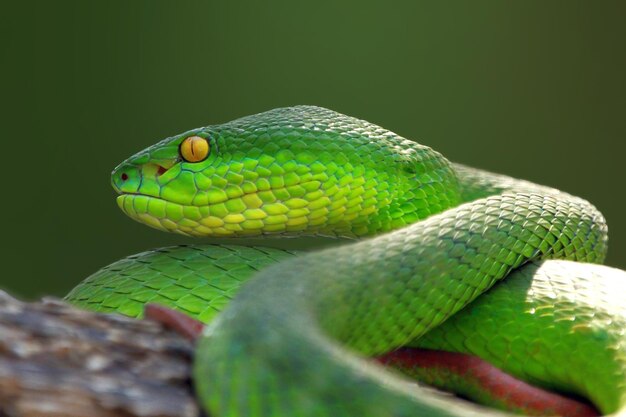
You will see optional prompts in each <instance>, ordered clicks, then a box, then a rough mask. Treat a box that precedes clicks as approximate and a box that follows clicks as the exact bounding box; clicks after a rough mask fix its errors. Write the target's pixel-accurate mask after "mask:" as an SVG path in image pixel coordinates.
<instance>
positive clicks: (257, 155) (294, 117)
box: [112, 106, 457, 237]
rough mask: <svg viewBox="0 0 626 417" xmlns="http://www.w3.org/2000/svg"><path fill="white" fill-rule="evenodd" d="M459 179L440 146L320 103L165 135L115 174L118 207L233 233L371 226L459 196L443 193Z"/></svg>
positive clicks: (180, 226)
mask: <svg viewBox="0 0 626 417" xmlns="http://www.w3.org/2000/svg"><path fill="white" fill-rule="evenodd" d="M454 180H455V177H454V174H453V173H452V170H451V168H450V166H449V164H448V163H447V161H445V159H443V157H441V155H439V154H438V153H436V152H434V151H433V150H432V149H430V148H428V147H425V146H421V145H418V144H416V143H414V142H411V141H408V140H406V139H403V138H401V137H399V136H397V135H395V134H393V133H392V132H389V131H387V130H385V129H382V128H380V127H378V126H376V125H373V124H370V123H368V122H364V121H362V120H358V119H355V118H352V117H348V116H344V115H341V114H339V113H336V112H334V111H331V110H327V109H323V108H319V107H312V106H297V107H290V108H283V109H275V110H271V111H268V112H265V113H261V114H257V115H253V116H247V117H244V118H241V119H237V120H234V121H232V122H229V123H224V124H221V125H213V126H209V127H205V128H199V129H194V130H191V131H188V132H185V133H183V134H180V135H176V136H173V137H170V138H167V139H165V140H162V141H161V142H159V143H157V144H155V145H153V146H151V147H149V148H147V149H145V150H143V151H141V152H139V153H137V154H136V155H134V156H132V157H130V158H129V159H127V160H126V161H124V162H123V163H122V164H120V165H119V166H118V167H117V168H115V170H114V171H113V174H112V183H113V187H114V188H115V190H116V191H117V192H118V193H120V196H119V197H118V198H117V202H118V205H119V206H120V208H121V209H122V210H123V211H124V212H125V213H126V214H128V215H129V216H130V217H132V218H133V219H135V220H138V221H140V222H143V223H145V224H147V225H149V226H152V227H155V228H157V229H160V230H165V231H171V232H177V233H182V234H186V235H193V236H225V237H229V236H259V235H269V234H309V235H315V234H319V235H333V236H351V237H352V236H362V235H368V234H374V233H377V232H381V231H385V230H390V229H392V228H396V227H401V226H404V225H405V224H408V223H412V222H414V221H415V220H417V219H419V218H423V217H426V216H427V215H430V214H432V213H433V212H437V211H441V210H443V209H445V208H447V207H449V206H450V205H452V204H455V203H456V201H455V198H456V197H457V196H455V195H452V194H446V193H445V192H444V193H442V192H441V189H442V188H444V186H445V183H446V182H450V183H451V182H452V181H454ZM442 183H443V184H442ZM449 188H450V189H452V190H453V189H454V187H449ZM435 195H436V196H437V197H434V196H435ZM439 196H443V198H442V197H439ZM420 199H421V201H422V203H417V204H416V203H415V201H418V200H420ZM409 201H410V202H411V203H409Z"/></svg>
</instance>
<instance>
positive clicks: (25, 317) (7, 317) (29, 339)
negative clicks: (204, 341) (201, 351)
mask: <svg viewBox="0 0 626 417" xmlns="http://www.w3.org/2000/svg"><path fill="white" fill-rule="evenodd" d="M192 353H193V346H192V344H191V342H188V341H187V340H185V339H184V338H182V337H181V336H179V335H177V334H176V333H174V332H172V331H170V330H166V329H164V328H163V327H162V326H161V325H160V324H159V323H156V322H152V321H149V320H134V319H130V318H126V317H123V316H119V315H113V314H96V313H91V312H86V311H83V310H79V309H77V308H75V307H72V306H70V305H68V304H65V303H63V302H61V301H59V300H54V299H44V300H42V301H40V302H34V303H23V302H20V301H18V300H16V299H14V298H12V297H10V296H9V295H8V294H6V293H4V292H1V291H0V416H11V417H12V416H24V417H31V416H32V417H35V416H37V417H61V416H63V417H85V416H89V417H113V416H117V417H120V416H121V417H135V416H150V417H174V416H176V417H196V416H199V415H200V412H199V407H198V405H197V403H196V401H195V399H194V395H193V392H192V389H191V386H190V369H191V357H192Z"/></svg>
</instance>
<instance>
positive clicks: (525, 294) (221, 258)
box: [67, 106, 626, 417]
mask: <svg viewBox="0 0 626 417" xmlns="http://www.w3.org/2000/svg"><path fill="white" fill-rule="evenodd" d="M112 182H113V186H114V188H115V189H116V190H117V191H118V192H119V193H120V196H119V197H118V200H117V201H118V204H119V206H120V208H121V209H122V210H123V211H124V212H125V213H126V214H128V215H129V216H130V217H132V218H134V219H136V220H138V221H141V222H143V223H146V224H148V225H150V226H152V227H155V228H158V229H161V230H166V231H172V232H177V233H182V234H187V235H194V236H224V237H230V236H261V235H262V236H267V235H294V234H298V235H300V234H308V235H330V236H337V237H348V238H367V239H364V240H360V241H358V242H354V243H348V244H345V245H342V246H340V247H334V248H329V249H325V250H321V251H316V252H312V253H308V254H298V253H293V252H290V251H281V250H277V249H269V248H260V247H252V248H245V247H236V246H227V245H225V246H223V245H199V246H192V247H176V248H164V249H158V250H154V251H149V252H145V253H142V254H138V255H135V256H131V257H129V258H127V259H124V260H122V261H119V262H117V263H114V264H112V265H110V266H109V267H106V268H104V269H102V270H101V271H99V272H97V273H96V274H94V275H92V276H91V277H89V278H87V279H86V280H85V281H84V282H83V283H81V284H80V285H79V286H78V287H76V288H75V289H74V290H73V291H72V292H71V293H70V294H69V295H68V296H67V299H68V300H70V301H71V302H74V303H76V304H78V305H80V306H84V307H87V308H90V309H95V310H99V311H118V312H122V313H125V314H128V315H132V316H138V315H140V313H141V309H142V306H143V305H144V304H145V303H146V302H155V301H156V302H160V303H163V304H167V305H170V306H173V307H175V308H177V309H179V310H182V311H185V312H187V313H189V314H192V315H194V316H196V317H199V318H200V319H201V320H203V321H205V322H210V324H209V325H208V326H207V328H206V330H205V332H204V335H203V337H202V338H201V340H200V341H199V343H198V347H197V352H196V358H195V365H194V382H195V386H196V389H197V391H198V394H199V397H200V398H201V401H202V403H203V406H204V407H205V408H206V409H207V410H208V411H209V413H210V414H211V415H214V416H329V417H339V416H361V417H365V416H432V417H443V416H470V415H492V414H493V415H496V412H494V411H491V410H489V411H487V410H485V409H476V408H474V407H473V406H469V405H468V404H467V403H460V402H458V401H456V400H453V399H450V398H440V397H439V396H438V395H437V394H433V393H430V392H425V391H424V390H423V389H421V388H419V387H417V386H416V385H415V384H414V383H413V382H411V381H410V380H408V379H406V378H403V377H400V376H398V375H397V374H392V373H390V372H388V371H386V370H384V369H383V368H382V367H381V366H380V365H378V364H375V363H373V362H372V361H370V360H368V359H367V357H371V356H375V355H378V354H381V353H384V352H388V351H392V350H394V349H396V348H398V347H400V346H406V345H409V346H417V347H422V348H429V349H443V350H449V351H457V352H465V353H471V354H474V355H477V356H480V357H482V358H483V359H486V360H488V361H489V362H491V363H493V364H495V365H497V366H498V367H500V368H502V369H504V370H506V371H507V372H509V373H511V374H513V375H515V376H518V377H520V378H522V379H524V380H527V381H529V382H531V383H533V384H535V385H538V386H541V387H545V388H549V389H552V390H556V391H559V392H565V393H571V394H575V395H579V396H582V397H585V398H588V399H589V400H590V401H591V402H593V403H594V404H595V406H596V407H597V408H598V409H599V410H601V411H602V412H603V413H606V414H609V413H618V412H620V410H622V408H623V407H624V405H625V403H626V336H624V333H625V331H624V329H626V307H625V306H624V303H623V301H622V300H623V299H624V295H626V291H625V290H624V282H626V281H624V279H626V274H625V273H624V272H622V271H620V270H617V269H613V268H609V267H605V266H600V265H593V264H594V263H600V262H601V261H602V260H603V258H604V256H605V253H606V241H607V238H606V225H605V222H604V218H603V217H602V215H601V214H600V213H599V212H598V211H597V210H596V209H595V207H593V206H592V205H591V204H589V203H588V202H587V201H585V200H583V199H580V198H577V197H573V196H570V195H568V194H566V193H563V192H560V191H558V190H555V189H552V188H548V187H543V186H539V185H535V184H532V183H529V182H526V181H521V180H515V179H512V178H509V177H505V176H501V175H496V174H490V173H487V172H484V171H480V170H475V169H472V168H468V167H465V166H462V165H457V164H452V163H450V162H448V161H447V160H446V159H445V158H444V157H443V156H442V155H441V154H439V153H438V152H436V151H434V150H432V149H431V148H429V147H426V146H423V145H419V144H417V143H416V142H413V141H410V140H407V139H405V138H402V137H400V136H398V135H396V134H394V133H393V132H390V131H388V130H386V129H383V128H381V127H379V126H376V125H374V124H371V123H369V122H366V121H363V120H358V119H355V118H352V117H348V116H345V115H341V114H339V113H336V112H334V111H331V110H327V109H323V108H319V107H312V106H297V107H290V108H283V109H275V110H271V111H268V112H265V113H261V114H257V115H253V116H248V117H244V118H241V119H237V120H234V121H232V122H229V123H225V124H221V125H213V126H209V127H205V128H200V129H195V130H192V131H188V132H185V133H183V134H180V135H176V136H174V137H171V138H167V139H165V140H163V141H161V142H159V143H157V144H156V145H154V146H152V147H150V148H148V149H146V150H144V151H142V152H139V153H138V154H136V155H134V156H132V157H131V158H129V159H128V160H126V161H125V162H123V163H122V164H120V165H119V166H118V167H117V168H116V169H115V170H114V171H113V174H112ZM372 236H375V237H372ZM257 271H258V272H257ZM250 277H252V278H251V279H250V280H248V278H250ZM505 277H506V279H504V278H505ZM244 281H245V285H242V283H243V282H244ZM240 287H241V288H240ZM492 287H493V288H492ZM235 294H236V296H235ZM479 296H480V297H479ZM475 299H476V301H474V300H475ZM222 310H223V311H222ZM218 311H222V312H221V313H220V314H219V315H217V314H216V313H217V312H218Z"/></svg>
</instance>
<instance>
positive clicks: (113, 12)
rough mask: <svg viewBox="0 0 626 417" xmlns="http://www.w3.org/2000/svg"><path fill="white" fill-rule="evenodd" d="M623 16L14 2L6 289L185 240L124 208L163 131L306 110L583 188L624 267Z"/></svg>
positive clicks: (8, 73) (547, 7) (7, 58)
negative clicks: (124, 183)
mask: <svg viewBox="0 0 626 417" xmlns="http://www.w3.org/2000/svg"><path fill="white" fill-rule="evenodd" d="M625 11H626V7H625V3H623V2H618V1H615V2H607V1H600V2H588V1H550V2H545V1H524V2H502V1H491V2H485V1H472V2H466V1H463V2H455V3H452V2H417V1H411V2H403V3H400V2H377V1H367V0H361V1H349V2H348V1H344V2H325V1H315V2H294V1H283V2H253V1H249V2H245V3H244V2H238V1H211V2H194V1H185V2H172V1H162V2H161V1H101V2H95V1H94V2H90V1H77V2H69V1H58V2H49V1H45V2H44V1H41V2H28V1H24V2H13V3H11V4H5V5H4V6H3V13H2V17H0V20H1V21H2V25H1V27H0V30H1V32H2V33H1V35H2V37H1V39H2V41H1V45H2V46H1V48H2V49H1V51H2V52H1V53H2V65H1V69H0V71H1V72H2V74H1V77H0V80H1V83H2V113H1V114H2V116H3V117H2V119H3V138H2V164H1V165H2V166H1V169H2V171H1V172H2V176H1V179H2V192H1V197H0V198H1V201H2V203H1V204H0V208H1V210H2V212H1V219H2V225H3V239H2V241H3V244H2V246H3V249H2V251H1V253H2V273H1V275H0V287H2V288H5V289H7V290H9V291H10V292H12V293H14V294H16V295H19V296H22V297H26V298H33V297H36V296H40V295H43V294H55V295H62V294H64V293H65V292H66V291H67V290H68V289H69V288H71V287H72V286H73V285H75V284H76V283H77V282H78V281H79V280H81V279H82V278H84V277H85V276H87V275H88V274H90V273H91V272H93V271H95V270H96V269H98V268H99V267H101V266H103V265H105V264H107V263H110V262H112V261H114V260H116V259H118V258H120V257H122V256H125V255H129V254H132V253H135V252H138V251H142V250H144V249H147V248H151V247H157V246H162V245H169V244H174V243H182V242H189V241H190V239H184V238H181V237H179V236H175V235H167V234H165V233H162V232H158V231H155V230H151V229H149V228H147V227H145V226H143V225H140V224H138V223H135V222H133V221H131V220H130V219H128V218H126V217H125V216H124V215H123V214H122V213H121V211H119V210H118V208H117V206H116V204H115V201H114V193H113V190H112V189H111V188H110V186H109V173H110V171H111V169H112V168H113V167H114V166H115V165H116V164H117V163H118V162H120V161H121V160H122V159H124V158H126V157H127V156H129V155H130V154H132V153H134V152H135V151H138V150H140V149H142V148H144V147H146V146H148V145H150V144H152V143H154V142H155V141H157V140H159V139H161V138H163V137H166V136H169V135H172V134H175V133H179V132H181V131H185V130H188V129H191V128H194V127H198V126H204V125H207V124H213V123H219V122H223V121H227V120H230V119H232V118H235V117H237V116H242V115H246V114H250V113H255V112H260V111H264V110H268V109H270V108H274V107H278V106H287V105H293V104H317V105H321V106H326V107H329V108H332V109H335V110H337V111H340V112H343V113H347V114H350V115H354V116H358V117H361V118H364V119H367V120H370V121H372V122H375V123H378V124H380V125H382V126H384V127H387V128H389V129H391V130H394V131H395V132H397V133H399V134H401V135H404V136H406V137H408V138H413V139H416V140H419V141H420V142H421V143H424V144H427V145H430V146H432V147H434V148H435V149H437V150H439V151H441V152H443V153H444V154H445V155H447V156H448V157H449V158H450V159H452V160H455V161H459V162H464V163H466V164H470V165H474V166H478V167H483V168H485V169H489V170H493V171H498V172H502V173H506V174H509V175H512V176H515V177H521V178H526V179H529V180H532V181H535V182H539V183H543V184H548V185H552V186H555V187H558V188H561V189H563V190H567V191H569V192H571V193H575V194H578V195H580V196H583V197H585V198H587V199H589V200H591V201H592V202H594V203H595V204H596V205H597V206H598V207H599V208H600V209H601V210H602V211H603V212H604V213H605V215H606V217H607V219H608V222H609V225H610V233H611V249H610V254H609V259H608V263H609V264H610V265H613V266H618V267H621V268H626V256H625V254H624V252H625V250H626V218H625V217H626V215H625V213H624V210H623V205H624V204H625V203H626V197H625V196H624V187H623V184H622V181H623V179H624V173H625V171H626V167H625V166H624V150H625V139H626V98H625V97H626V75H625V74H626V47H625V42H624V40H625V39H626V25H625V24H624V19H625V16H626V14H625ZM289 244H291V243H289ZM300 244H302V243H300ZM304 244H305V245H306V244H307V242H305V243H304Z"/></svg>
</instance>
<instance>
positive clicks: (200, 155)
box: [180, 136, 209, 162]
mask: <svg viewBox="0 0 626 417" xmlns="http://www.w3.org/2000/svg"><path fill="white" fill-rule="evenodd" d="M180 156H182V157H183V159H184V160H185V161H187V162H200V161H203V160H205V159H206V157H207V156H209V141H208V140H206V139H205V138H201V137H200V136H189V137H188V138H185V140H183V141H182V143H181V144H180Z"/></svg>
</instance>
